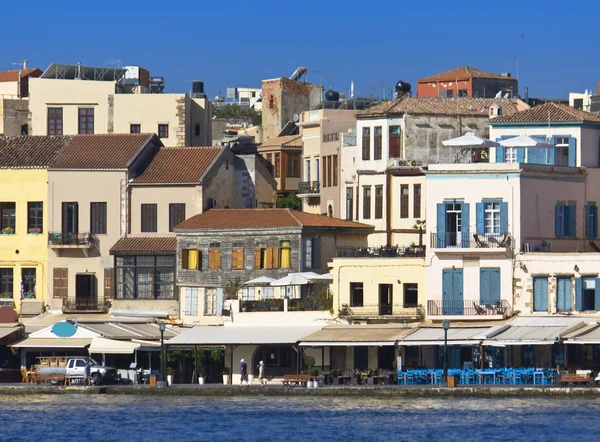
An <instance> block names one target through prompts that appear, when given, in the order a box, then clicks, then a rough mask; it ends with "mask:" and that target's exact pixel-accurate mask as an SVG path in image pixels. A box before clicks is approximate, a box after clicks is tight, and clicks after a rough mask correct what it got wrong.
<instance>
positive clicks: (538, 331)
mask: <svg viewBox="0 0 600 442" xmlns="http://www.w3.org/2000/svg"><path fill="white" fill-rule="evenodd" d="M565 330H566V327H564V326H513V325H511V326H510V327H509V328H507V329H506V330H505V331H503V332H501V333H499V334H497V335H495V336H493V337H491V338H487V340H486V341H485V342H486V345H493V343H495V342H496V343H498V344H506V345H531V344H548V343H554V342H556V341H557V340H558V339H559V337H560V334H561V332H563V331H565Z"/></svg>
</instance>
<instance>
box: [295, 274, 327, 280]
mask: <svg viewBox="0 0 600 442" xmlns="http://www.w3.org/2000/svg"><path fill="white" fill-rule="evenodd" d="M298 275H300V276H302V277H303V278H306V279H308V280H309V281H333V275H332V274H331V273H325V274H323V275H319V274H318V273H315V272H301V273H298Z"/></svg>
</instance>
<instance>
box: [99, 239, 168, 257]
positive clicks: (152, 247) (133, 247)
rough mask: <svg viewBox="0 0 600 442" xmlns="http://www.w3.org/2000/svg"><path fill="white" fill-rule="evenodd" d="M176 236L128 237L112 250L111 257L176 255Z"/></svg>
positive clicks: (119, 241)
mask: <svg viewBox="0 0 600 442" xmlns="http://www.w3.org/2000/svg"><path fill="white" fill-rule="evenodd" d="M176 251H177V238H176V237H175V236H128V237H127V238H121V239H120V240H118V241H117V242H116V243H115V244H114V245H113V246H112V247H111V248H110V253H111V255H114V254H124V253H169V254H170V253H175V252H176Z"/></svg>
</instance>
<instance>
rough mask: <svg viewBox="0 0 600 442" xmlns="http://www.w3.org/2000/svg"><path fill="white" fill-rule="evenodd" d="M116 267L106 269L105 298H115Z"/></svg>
mask: <svg viewBox="0 0 600 442" xmlns="http://www.w3.org/2000/svg"><path fill="white" fill-rule="evenodd" d="M114 275H115V269H104V299H113V298H114V293H115V292H114V283H113V281H114Z"/></svg>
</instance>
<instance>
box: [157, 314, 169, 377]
mask: <svg viewBox="0 0 600 442" xmlns="http://www.w3.org/2000/svg"><path fill="white" fill-rule="evenodd" d="M166 328H167V324H166V323H164V322H159V323H158V329H159V330H160V381H159V382H157V383H156V386H157V387H166V386H167V385H168V384H167V382H166V381H165V364H166V362H167V361H166V359H167V358H166V355H165V329H166Z"/></svg>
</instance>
